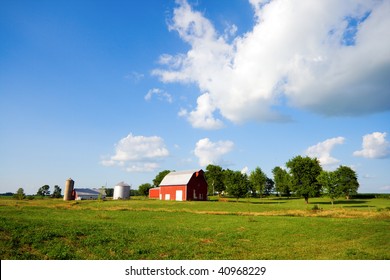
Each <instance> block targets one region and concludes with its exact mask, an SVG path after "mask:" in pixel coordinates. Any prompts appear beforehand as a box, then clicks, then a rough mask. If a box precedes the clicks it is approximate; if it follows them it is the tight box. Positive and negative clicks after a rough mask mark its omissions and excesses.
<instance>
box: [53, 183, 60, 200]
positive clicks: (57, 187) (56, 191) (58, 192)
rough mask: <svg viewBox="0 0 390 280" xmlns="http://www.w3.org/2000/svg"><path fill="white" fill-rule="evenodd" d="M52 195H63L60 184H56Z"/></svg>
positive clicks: (58, 196) (56, 196)
mask: <svg viewBox="0 0 390 280" xmlns="http://www.w3.org/2000/svg"><path fill="white" fill-rule="evenodd" d="M51 197H53V198H60V197H62V195H61V188H60V187H59V186H58V185H55V186H54V191H53V193H52V195H51Z"/></svg>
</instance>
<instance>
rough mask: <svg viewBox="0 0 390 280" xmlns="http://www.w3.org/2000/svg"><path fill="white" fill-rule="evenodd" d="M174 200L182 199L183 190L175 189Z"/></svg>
mask: <svg viewBox="0 0 390 280" xmlns="http://www.w3.org/2000/svg"><path fill="white" fill-rule="evenodd" d="M176 201H183V191H182V190H176Z"/></svg>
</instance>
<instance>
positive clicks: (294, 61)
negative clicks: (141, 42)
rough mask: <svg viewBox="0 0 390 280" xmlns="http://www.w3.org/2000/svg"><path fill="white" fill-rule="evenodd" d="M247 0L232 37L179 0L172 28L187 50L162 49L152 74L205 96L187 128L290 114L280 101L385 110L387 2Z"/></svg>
mask: <svg viewBox="0 0 390 280" xmlns="http://www.w3.org/2000/svg"><path fill="white" fill-rule="evenodd" d="M250 3H251V4H252V6H253V8H254V18H255V24H254V26H253V29H252V30H251V31H249V32H247V33H245V34H242V35H234V32H235V30H237V27H236V26H235V25H232V26H231V28H230V29H229V28H228V29H225V30H232V31H234V32H232V33H230V35H231V36H235V37H234V38H233V39H232V40H230V41H228V39H227V37H226V33H227V32H226V31H224V32H221V34H219V33H218V31H217V30H216V29H215V28H214V26H213V24H212V23H211V22H210V21H209V20H208V19H207V18H205V17H204V15H203V14H202V13H200V12H198V11H195V10H193V9H192V8H191V6H190V5H189V4H188V3H187V2H186V1H185V0H182V1H178V6H177V7H176V9H175V10H174V14H173V18H172V21H171V23H170V25H169V30H173V31H176V32H178V34H179V36H180V38H181V39H182V40H183V41H185V42H186V43H188V44H189V46H190V48H189V50H188V52H187V53H179V54H176V55H170V54H164V55H162V56H161V57H160V63H161V64H162V68H160V69H155V70H154V71H153V72H152V73H153V74H154V75H156V76H158V77H159V78H160V79H161V81H163V82H166V83H168V82H182V83H194V84H196V85H197V87H198V88H199V91H200V97H199V99H202V100H199V99H198V102H197V108H196V109H195V110H193V111H191V112H189V113H188V112H187V113H186V114H185V115H186V116H187V118H188V121H189V122H190V123H191V124H192V125H193V126H195V127H202V128H209V129H211V128H212V129H216V128H221V127H222V121H221V120H218V119H216V118H215V117H214V114H215V113H216V112H218V113H220V114H221V116H222V117H224V118H225V119H228V120H230V121H232V122H235V123H240V122H244V121H247V120H260V121H280V120H286V118H287V117H286V116H284V115H283V112H282V111H283V106H293V107H297V108H303V109H307V110H312V111H314V112H317V113H320V114H325V115H359V114H367V113H372V112H377V111H385V110H389V109H390V98H389V95H388V92H389V91H390V79H388V77H389V74H390V52H389V49H390V29H389V28H388V26H389V25H390V17H389V16H388V15H389V13H390V1H375V0H347V1H338V0H323V1H312V0H306V1H305V0H274V1H262V0H251V1H250ZM205 108H207V109H205ZM191 116H193V117H191ZM195 116H196V117H197V118H195Z"/></svg>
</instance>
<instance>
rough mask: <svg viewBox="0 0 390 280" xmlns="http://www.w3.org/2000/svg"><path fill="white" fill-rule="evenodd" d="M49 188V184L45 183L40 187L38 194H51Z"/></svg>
mask: <svg viewBox="0 0 390 280" xmlns="http://www.w3.org/2000/svg"><path fill="white" fill-rule="evenodd" d="M49 189H50V186H49V185H44V186H42V187H40V188H39V189H38V192H37V195H40V196H46V195H50V191H49Z"/></svg>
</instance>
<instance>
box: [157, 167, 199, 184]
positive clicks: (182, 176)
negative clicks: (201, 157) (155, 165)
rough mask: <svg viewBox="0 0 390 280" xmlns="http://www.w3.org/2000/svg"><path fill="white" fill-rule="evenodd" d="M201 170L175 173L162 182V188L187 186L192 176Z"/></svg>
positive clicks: (168, 175)
mask: <svg viewBox="0 0 390 280" xmlns="http://www.w3.org/2000/svg"><path fill="white" fill-rule="evenodd" d="M198 171H199V170H187V171H179V172H176V171H173V172H170V173H168V174H167V175H166V176H165V177H164V179H163V180H162V181H161V183H160V186H174V185H187V184H188V182H189V181H190V179H191V177H192V175H193V174H194V173H195V172H198Z"/></svg>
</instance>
